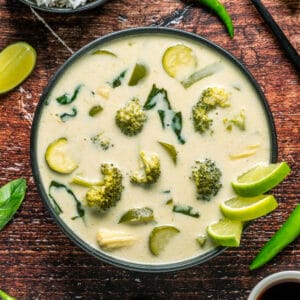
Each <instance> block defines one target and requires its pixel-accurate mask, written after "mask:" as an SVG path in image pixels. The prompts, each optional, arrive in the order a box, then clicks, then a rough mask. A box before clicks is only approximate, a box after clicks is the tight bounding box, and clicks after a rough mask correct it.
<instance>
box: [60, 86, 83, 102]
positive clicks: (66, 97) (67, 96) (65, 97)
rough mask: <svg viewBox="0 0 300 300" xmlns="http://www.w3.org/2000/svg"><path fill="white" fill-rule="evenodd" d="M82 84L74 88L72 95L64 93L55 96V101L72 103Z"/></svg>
mask: <svg viewBox="0 0 300 300" xmlns="http://www.w3.org/2000/svg"><path fill="white" fill-rule="evenodd" d="M81 87H82V85H81V84H80V85H78V86H77V87H76V88H75V91H74V93H73V95H70V94H67V93H66V94H64V95H62V96H60V97H57V98H56V101H57V102H58V103H59V104H61V105H67V104H70V103H72V102H73V101H74V100H76V98H77V95H78V93H79V91H80V89H81Z"/></svg>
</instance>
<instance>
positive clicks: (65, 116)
mask: <svg viewBox="0 0 300 300" xmlns="http://www.w3.org/2000/svg"><path fill="white" fill-rule="evenodd" d="M76 116H77V109H76V108H75V107H73V108H72V112H70V113H63V114H61V115H60V116H59V117H60V119H61V120H62V121H63V122H67V121H68V120H69V119H70V118H74V117H76Z"/></svg>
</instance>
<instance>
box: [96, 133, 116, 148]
mask: <svg viewBox="0 0 300 300" xmlns="http://www.w3.org/2000/svg"><path fill="white" fill-rule="evenodd" d="M91 141H92V142H93V143H94V144H95V145H97V146H98V147H100V148H101V149H102V150H103V151H106V150H108V149H109V148H110V147H113V144H112V142H111V139H110V138H109V137H107V136H103V132H100V133H98V134H97V135H95V136H93V137H91Z"/></svg>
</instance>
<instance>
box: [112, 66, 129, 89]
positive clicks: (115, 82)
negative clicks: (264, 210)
mask: <svg viewBox="0 0 300 300" xmlns="http://www.w3.org/2000/svg"><path fill="white" fill-rule="evenodd" d="M126 72H127V70H124V71H122V72H121V73H120V74H119V75H118V76H117V77H116V78H115V79H114V80H113V81H112V82H109V83H108V84H109V85H110V86H111V87H112V88H116V87H118V86H120V85H121V84H122V80H123V79H124V77H125V75H126Z"/></svg>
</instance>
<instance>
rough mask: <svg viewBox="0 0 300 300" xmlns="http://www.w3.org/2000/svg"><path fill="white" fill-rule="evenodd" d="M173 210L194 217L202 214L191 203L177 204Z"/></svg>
mask: <svg viewBox="0 0 300 300" xmlns="http://www.w3.org/2000/svg"><path fill="white" fill-rule="evenodd" d="M173 212H176V213H180V214H184V215H187V216H190V217H193V218H199V217H200V214H199V212H198V211H197V210H195V208H193V207H192V206H189V205H183V204H175V205H174V206H173Z"/></svg>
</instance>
